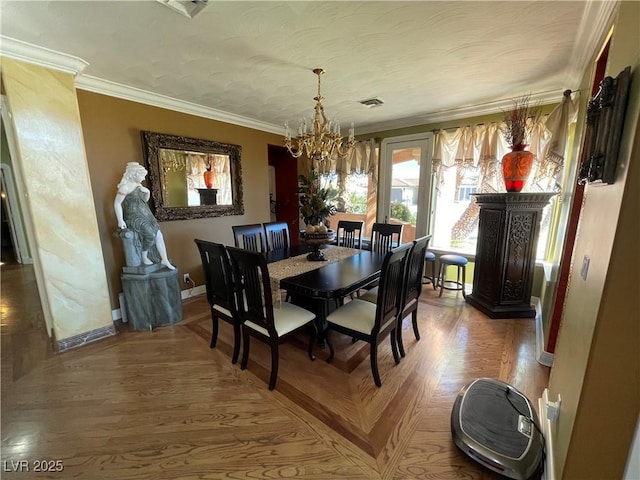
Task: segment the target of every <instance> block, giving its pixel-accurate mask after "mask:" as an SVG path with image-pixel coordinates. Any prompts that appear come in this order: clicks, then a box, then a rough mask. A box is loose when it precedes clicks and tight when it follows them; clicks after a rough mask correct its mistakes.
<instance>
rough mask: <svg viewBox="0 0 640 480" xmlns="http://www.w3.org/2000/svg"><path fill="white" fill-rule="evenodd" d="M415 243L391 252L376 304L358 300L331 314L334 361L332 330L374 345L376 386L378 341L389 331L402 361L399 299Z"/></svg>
mask: <svg viewBox="0 0 640 480" xmlns="http://www.w3.org/2000/svg"><path fill="white" fill-rule="evenodd" d="M411 246H412V244H410V243H407V244H405V245H401V246H400V247H397V248H395V249H393V250H391V251H389V252H387V254H386V256H385V258H384V262H383V263H382V270H381V272H380V286H379V288H378V301H377V302H376V303H371V302H367V301H366V300H361V299H358V298H356V299H354V300H351V301H350V302H348V303H346V304H344V305H343V306H342V307H340V308H338V309H337V310H335V311H334V312H333V313H331V314H330V315H329V316H328V317H327V337H326V339H327V344H328V345H329V357H328V358H327V362H331V361H332V360H333V356H334V348H333V345H332V344H331V341H330V339H329V331H331V330H335V331H337V332H340V333H343V334H345V335H349V336H350V337H351V338H355V339H357V340H363V341H365V342H368V343H369V345H370V351H369V357H370V361H371V373H372V375H373V381H374V382H375V384H376V386H378V387H380V386H381V385H382V382H381V380H380V373H379V372H378V344H379V343H380V342H381V341H382V340H383V339H384V337H385V336H386V335H387V334H389V338H390V341H391V351H392V352H393V359H394V360H395V362H396V364H398V363H400V355H399V353H398V345H397V335H396V328H397V327H398V311H399V308H398V299H399V296H400V293H401V290H402V280H403V275H404V269H405V262H406V259H407V254H408V253H409V249H410V248H411Z"/></svg>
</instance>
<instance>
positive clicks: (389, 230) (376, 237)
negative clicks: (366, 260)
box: [371, 222, 404, 253]
mask: <svg viewBox="0 0 640 480" xmlns="http://www.w3.org/2000/svg"><path fill="white" fill-rule="evenodd" d="M403 227H404V225H402V224H401V223H377V222H376V223H374V224H373V227H372V228H371V250H372V251H374V252H379V253H386V252H388V251H389V250H391V249H393V248H396V247H398V246H400V244H401V243H402V229H403Z"/></svg>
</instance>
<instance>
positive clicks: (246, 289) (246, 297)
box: [227, 247, 318, 390]
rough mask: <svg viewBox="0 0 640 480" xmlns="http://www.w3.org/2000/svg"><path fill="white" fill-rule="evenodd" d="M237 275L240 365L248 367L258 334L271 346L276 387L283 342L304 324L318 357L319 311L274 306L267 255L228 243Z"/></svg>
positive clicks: (310, 350)
mask: <svg viewBox="0 0 640 480" xmlns="http://www.w3.org/2000/svg"><path fill="white" fill-rule="evenodd" d="M227 250H228V252H229V256H230V258H231V265H232V267H233V274H234V277H235V278H236V279H242V281H240V282H236V298H237V302H238V305H239V308H238V314H239V317H240V319H241V320H242V322H243V323H242V343H243V350H242V361H241V362H240V369H241V370H245V369H246V368H247V362H248V361H249V347H250V338H251V337H255V338H257V339H259V340H261V341H263V342H265V343H266V344H267V345H269V347H270V348H271V375H270V378H269V390H273V389H274V388H275V386H276V381H277V379H278V365H279V361H280V355H279V345H280V344H281V343H283V342H284V341H285V340H287V339H288V338H289V337H291V336H292V335H295V334H296V333H297V332H299V331H300V330H302V329H303V328H309V329H310V330H311V335H310V338H309V347H308V352H307V353H308V355H309V358H310V359H311V360H315V356H314V355H313V345H314V344H315V341H316V336H317V333H318V331H317V328H316V324H315V319H316V315H315V313H313V312H310V311H308V310H305V309H304V308H302V307H299V306H297V305H293V304H291V303H288V302H282V304H281V305H280V308H274V307H273V299H272V296H271V280H270V278H269V270H268V268H267V262H266V259H265V257H264V255H261V254H260V253H258V252H251V251H249V250H244V249H241V248H234V247H227Z"/></svg>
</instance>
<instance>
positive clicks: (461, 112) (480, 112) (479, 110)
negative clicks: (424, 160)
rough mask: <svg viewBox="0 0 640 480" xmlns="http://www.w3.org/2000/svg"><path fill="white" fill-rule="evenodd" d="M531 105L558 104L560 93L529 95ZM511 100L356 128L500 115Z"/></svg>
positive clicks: (370, 129) (392, 127)
mask: <svg viewBox="0 0 640 480" xmlns="http://www.w3.org/2000/svg"><path fill="white" fill-rule="evenodd" d="M529 99H530V101H531V103H540V104H541V105H549V104H553V103H560V101H561V100H562V92H561V91H552V92H538V93H532V94H531V95H530V98H529ZM513 100H514V99H513V98H505V99H502V100H496V101H494V102H486V103H482V104H478V105H470V106H466V107H459V108H451V109H449V110H441V111H439V112H434V113H427V114H425V115H416V116H413V117H407V118H401V119H397V120H390V121H388V122H378V123H372V124H369V125H362V126H360V127H358V135H365V134H369V133H378V132H384V131H387V130H397V129H400V128H409V127H418V126H421V125H428V124H430V123H437V122H448V121H453V120H462V119H468V118H472V117H481V116H484V115H491V114H494V113H501V112H503V111H505V110H509V109H510V108H511V107H512V106H513Z"/></svg>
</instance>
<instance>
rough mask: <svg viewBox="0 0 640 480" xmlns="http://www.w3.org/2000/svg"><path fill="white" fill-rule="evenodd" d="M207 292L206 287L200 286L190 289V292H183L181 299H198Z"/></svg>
mask: <svg viewBox="0 0 640 480" xmlns="http://www.w3.org/2000/svg"><path fill="white" fill-rule="evenodd" d="M206 292H207V287H206V286H205V285H198V286H197V287H193V288H189V289H188V290H182V292H180V297H181V298H182V300H184V299H186V298H191V297H197V296H198V295H202V294H203V293H206Z"/></svg>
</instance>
